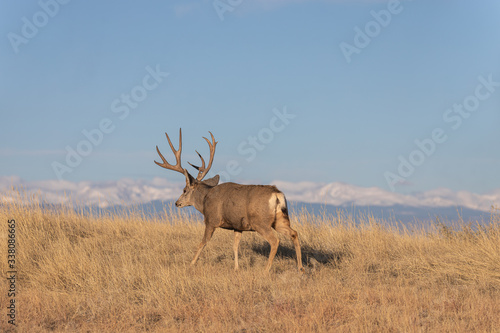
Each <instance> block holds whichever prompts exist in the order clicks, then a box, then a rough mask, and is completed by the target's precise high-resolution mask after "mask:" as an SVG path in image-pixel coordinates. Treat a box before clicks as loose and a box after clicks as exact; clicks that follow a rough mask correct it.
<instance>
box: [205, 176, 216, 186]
mask: <svg viewBox="0 0 500 333" xmlns="http://www.w3.org/2000/svg"><path fill="white" fill-rule="evenodd" d="M219 179H220V177H219V175H216V176H215V177H212V178H209V179H206V180H204V181H203V183H205V184H207V185H208V186H216V185H217V184H219Z"/></svg>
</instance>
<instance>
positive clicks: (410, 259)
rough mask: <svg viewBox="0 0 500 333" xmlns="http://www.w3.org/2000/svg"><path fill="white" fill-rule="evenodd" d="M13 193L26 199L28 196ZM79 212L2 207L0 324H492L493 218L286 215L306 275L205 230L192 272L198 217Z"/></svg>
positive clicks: (285, 249)
mask: <svg viewBox="0 0 500 333" xmlns="http://www.w3.org/2000/svg"><path fill="white" fill-rule="evenodd" d="M25 200H27V201H30V198H26V199H25ZM165 213H166V218H164V219H159V218H158V217H153V218H151V217H148V216H146V215H144V214H142V213H141V212H138V211H131V212H129V213H126V214H125V213H124V214H115V215H113V214H105V215H101V216H100V215H99V214H94V215H88V214H84V213H83V212H82V211H75V210H74V209H73V208H71V207H69V206H67V207H62V208H60V209H58V210H49V209H45V208H43V206H41V205H39V204H33V203H32V204H29V205H26V202H25V203H24V204H21V203H15V202H13V203H7V204H4V205H3V206H2V207H1V210H0V219H1V221H2V227H1V228H0V248H1V252H0V253H1V254H2V255H1V260H0V270H1V272H2V279H1V282H0V286H1V293H0V303H1V311H2V313H1V316H0V318H2V319H1V322H0V331H3V332H9V331H12V332H14V331H18V332H46V331H53V332H142V331H149V332H177V331H182V332H467V331H470V332H478V331H479V332H492V331H499V330H500V218H499V217H498V214H493V215H492V220H491V221H490V224H489V226H487V227H480V228H471V227H470V226H465V225H462V226H461V227H459V228H458V229H452V228H447V227H444V226H435V227H434V228H431V229H428V230H424V229H416V230H412V231H408V230H405V229H404V228H401V227H396V226H394V225H391V224H390V223H385V222H383V221H382V222H381V221H376V220H375V219H373V218H371V217H369V216H366V217H365V218H360V219H359V221H353V220H352V217H350V216H344V215H342V214H339V216H336V217H329V216H312V215H308V214H307V213H305V212H302V213H299V214H294V215H292V224H293V227H294V228H295V229H296V230H297V231H298V232H299V236H300V240H301V244H302V248H303V256H304V264H305V266H306V272H305V273H304V274H299V272H298V271H297V269H296V264H295V262H294V260H295V252H294V250H293V246H292V244H291V241H289V240H287V239H285V238H282V237H280V239H281V240H282V242H281V245H280V250H279V251H278V255H277V257H276V259H275V261H274V264H273V268H272V271H271V273H267V274H266V273H265V272H264V271H263V270H264V266H265V263H266V260H267V255H268V253H269V247H268V245H267V243H266V242H265V241H264V240H263V239H262V238H261V237H260V236H258V235H256V234H254V233H244V234H243V238H242V242H241V245H240V246H241V247H240V270H239V271H237V272H234V271H233V254H232V243H233V233H232V232H230V231H227V230H220V229H219V230H217V231H216V232H215V234H214V237H213V238H212V240H211V241H210V242H209V243H208V245H207V247H206V248H205V250H204V252H203V253H202V256H201V258H200V260H199V261H198V263H197V265H196V266H194V267H190V266H189V263H190V260H191V259H192V256H193V253H194V250H195V248H196V246H197V245H198V243H199V242H200V240H201V237H202V234H203V229H204V226H203V224H202V221H201V219H200V218H199V217H196V216H188V215H182V214H177V213H173V212H172V211H169V210H168V209H166V211H165ZM9 219H15V220H16V224H17V229H16V234H17V248H16V250H17V258H16V260H17V271H18V280H17V291H18V292H17V294H16V305H17V316H16V323H17V326H16V327H15V328H14V327H12V325H9V324H8V322H7V316H6V313H7V309H6V307H7V305H6V304H7V302H8V301H9V298H8V297H7V292H6V290H7V288H8V285H7V281H6V279H5V278H3V277H5V276H6V274H7V273H6V272H7V271H8V268H7V260H6V252H7V233H8V231H7V225H6V224H7V221H8V220H9Z"/></svg>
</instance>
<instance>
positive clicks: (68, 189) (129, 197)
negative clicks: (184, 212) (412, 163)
mask: <svg viewBox="0 0 500 333" xmlns="http://www.w3.org/2000/svg"><path fill="white" fill-rule="evenodd" d="M271 184H274V185H276V186H277V187H278V188H279V189H280V190H281V191H283V192H284V193H285V195H286V196H287V199H288V200H289V201H294V202H303V203H310V204H322V205H332V206H336V207H352V206H357V207H391V206H398V207H401V206H405V207H416V208H423V207H429V208H450V207H462V208H467V209H472V210H477V211H483V212H489V211H491V209H492V206H493V207H496V208H497V209H498V208H499V207H500V189H496V190H494V191H491V192H489V193H485V194H478V193H472V192H468V191H458V192H455V191H452V190H450V189H446V188H438V189H434V190H431V191H425V192H419V193H414V194H400V193H394V192H390V191H386V190H384V189H381V188H377V187H360V186H355V185H350V184H345V183H340V182H334V183H314V182H295V183H294V182H285V181H274V182H272V183H271ZM183 187H184V183H183V182H182V183H181V182H170V181H168V180H166V179H164V178H153V179H152V180H141V179H128V178H125V179H120V180H116V181H81V182H70V181H59V180H44V181H25V180H23V179H21V178H19V177H16V176H12V177H0V202H7V201H12V200H16V194H15V193H13V192H12V191H11V190H12V188H16V189H22V190H23V191H24V192H26V193H35V194H38V196H39V197H41V198H43V200H44V201H45V202H48V203H54V204H62V203H67V202H69V201H72V202H77V203H79V204H80V205H88V206H98V207H100V208H106V207H110V206H115V205H121V206H126V205H131V204H144V203H148V202H152V201H170V200H174V199H177V198H178V197H179V195H180V194H181V193H182V189H183Z"/></svg>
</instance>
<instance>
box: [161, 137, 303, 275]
mask: <svg viewBox="0 0 500 333" xmlns="http://www.w3.org/2000/svg"><path fill="white" fill-rule="evenodd" d="M165 134H166V133H165ZM210 134H211V133H210ZM167 139H168V141H169V144H170V147H171V148H172V150H173V152H174V154H175V156H176V158H177V165H175V166H173V165H171V164H169V163H168V162H167V161H166V160H165V158H164V157H163V155H161V153H160V151H159V150H158V147H157V150H158V154H159V155H160V157H161V158H162V160H163V162H164V163H158V162H156V161H155V162H156V163H157V164H158V165H160V166H162V167H164V168H167V169H171V170H175V171H178V172H182V173H183V174H184V175H185V176H186V187H185V188H184V191H183V194H182V195H181V196H180V197H179V199H178V200H177V201H176V203H175V205H176V206H177V207H186V206H194V207H195V208H196V209H197V210H198V211H199V212H200V213H201V214H203V216H204V222H205V233H204V235H203V239H202V241H201V243H200V245H199V246H198V249H197V251H196V254H195V256H194V258H193V260H192V262H191V264H192V265H194V264H195V263H196V261H197V260H198V257H199V256H200V253H201V251H202V250H203V248H204V247H205V245H206V243H207V242H208V241H209V240H210V238H211V237H212V235H213V233H214V231H215V229H216V228H223V229H229V230H234V232H235V238H234V245H233V251H234V258H235V266H234V269H235V270H237V269H238V247H239V242H240V239H241V235H242V232H243V231H256V232H257V233H259V234H260V235H262V236H263V237H264V239H266V240H267V241H268V242H269V244H270V245H271V251H270V253H269V259H268V262H267V265H266V270H268V271H269V270H270V269H271V265H272V262H273V259H274V257H275V255H276V252H277V250H278V245H279V239H278V238H277V237H276V234H275V233H274V231H273V229H274V230H276V231H278V232H280V233H282V234H284V235H286V236H288V237H290V238H291V239H292V241H293V243H294V246H295V252H296V255H297V266H298V268H299V269H300V270H303V267H302V257H301V249H300V243H299V240H298V235H297V232H296V231H295V230H293V229H292V228H290V219H289V217H288V209H287V203H286V199H285V196H284V194H283V193H282V192H280V191H279V190H278V189H277V188H276V187H275V186H271V185H241V184H236V183H224V184H220V185H218V182H219V176H218V175H217V176H215V177H213V178H210V179H207V180H202V179H203V177H204V176H205V175H206V173H207V172H208V169H210V166H211V164H212V161H213V155H214V154H215V146H216V144H217V142H215V140H214V138H213V135H212V143H210V142H209V141H208V139H206V138H205V140H206V141H207V142H208V144H209V147H210V153H211V154H210V155H211V157H210V162H209V167H208V168H205V161H204V160H203V158H202V157H201V155H199V154H198V155H199V156H200V158H201V161H202V166H201V167H196V166H193V167H195V168H196V169H198V170H199V174H198V177H196V178H194V177H192V176H191V175H190V174H189V173H188V172H187V171H186V169H183V168H182V167H181V165H180V164H181V163H180V154H181V149H182V136H181V134H179V150H178V151H176V150H175V149H174V148H173V146H172V143H171V141H170V138H169V137H168V135H167Z"/></svg>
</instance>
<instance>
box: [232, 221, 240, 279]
mask: <svg viewBox="0 0 500 333" xmlns="http://www.w3.org/2000/svg"><path fill="white" fill-rule="evenodd" d="M241 234H242V232H241V231H238V230H235V231H234V245H233V251H234V270H235V271H237V270H238V247H239V246H240V240H241Z"/></svg>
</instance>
